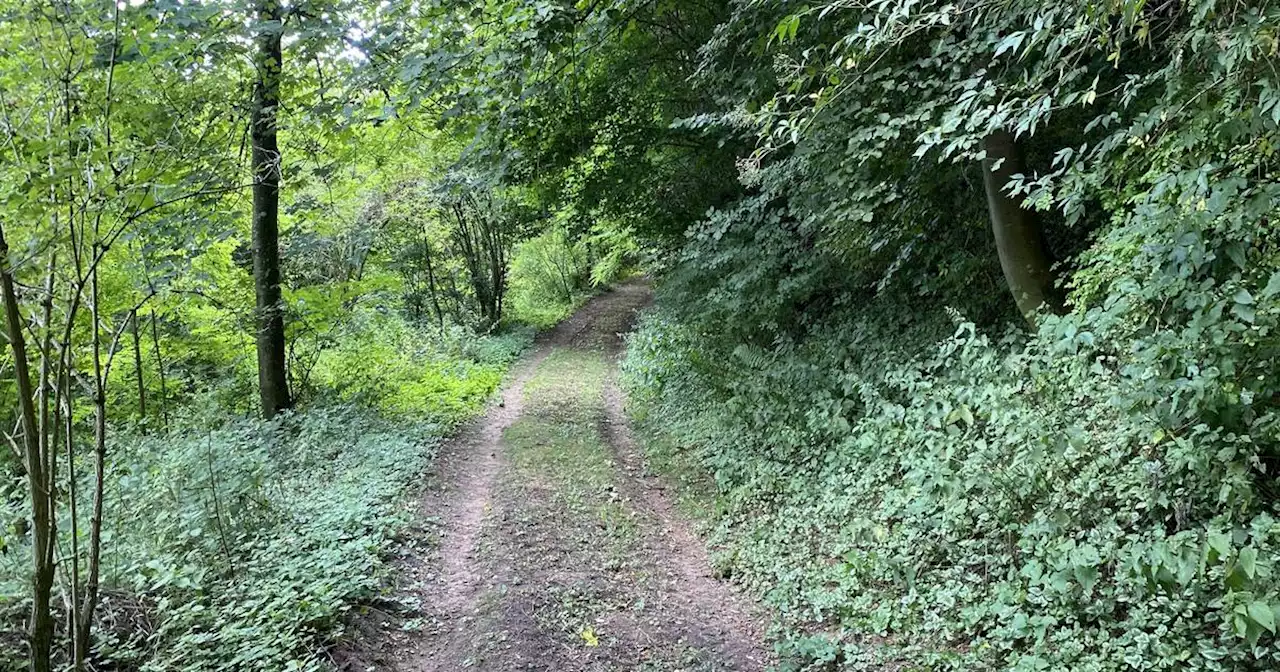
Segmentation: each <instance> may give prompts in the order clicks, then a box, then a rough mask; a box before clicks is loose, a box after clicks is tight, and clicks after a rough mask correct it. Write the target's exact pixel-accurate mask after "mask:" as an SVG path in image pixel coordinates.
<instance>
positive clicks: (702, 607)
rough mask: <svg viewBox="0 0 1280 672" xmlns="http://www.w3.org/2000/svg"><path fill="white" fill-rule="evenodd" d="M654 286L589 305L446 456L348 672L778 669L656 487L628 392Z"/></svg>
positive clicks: (354, 645)
mask: <svg viewBox="0 0 1280 672" xmlns="http://www.w3.org/2000/svg"><path fill="white" fill-rule="evenodd" d="M649 300H650V291H649V288H648V286H647V285H646V284H644V283H643V282H632V283H628V284H625V285H623V286H621V287H619V288H617V289H616V290H614V291H612V292H609V293H607V294H604V295H601V296H598V297H596V298H595V299H593V300H592V301H590V302H589V303H587V304H586V305H585V306H584V307H583V308H582V309H581V310H579V311H578V312H577V313H576V314H575V315H574V316H573V317H572V318H570V319H569V320H567V321H565V322H564V323H562V324H561V325H560V326H559V327H558V328H556V329H555V330H554V331H553V332H551V333H550V334H548V335H547V337H546V338H544V339H542V340H541V341H540V342H539V343H538V344H537V346H536V347H535V348H534V350H533V352H532V353H531V354H530V355H529V356H527V357H526V358H525V359H524V360H523V361H522V362H521V363H520V364H519V365H518V366H517V367H516V368H515V370H514V371H513V374H512V376H511V377H510V381H509V383H508V384H507V385H506V387H505V388H504V389H503V391H502V392H501V394H500V395H499V397H498V399H499V401H498V403H496V404H494V405H492V406H491V408H490V409H489V411H488V413H487V414H486V415H485V416H484V417H482V418H480V419H479V420H478V421H476V422H475V423H473V424H472V425H471V426H470V427H468V428H467V429H466V430H465V431H464V432H463V433H462V434H460V435H459V436H458V437H457V438H455V439H454V440H452V441H450V442H449V443H448V444H447V445H446V446H445V447H444V448H443V450H442V452H441V455H440V458H439V461H438V464H437V468H436V472H435V474H433V476H432V480H431V481H430V482H429V484H428V486H427V487H425V488H424V490H423V493H422V494H421V496H420V499H419V501H418V502H417V503H416V511H417V514H418V518H419V521H420V522H419V525H418V527H417V528H415V532H416V533H415V534H413V535H411V537H410V538H409V539H408V540H407V541H406V543H405V544H404V545H403V548H402V551H401V553H402V555H401V557H400V559H399V561H398V567H399V573H398V576H397V577H396V582H395V585H393V586H390V587H389V590H388V594H387V597H386V598H385V599H384V600H381V601H380V602H379V603H378V604H374V605H369V606H368V608H366V609H365V610H364V614H363V615H362V616H361V617H359V618H356V619H353V624H352V625H353V627H352V629H351V631H350V634H351V636H350V641H348V642H347V643H345V644H344V645H343V646H342V647H340V648H339V651H338V652H337V653H336V654H335V659H336V660H337V661H338V662H339V666H340V667H341V668H342V669H344V670H360V671H364V670H394V671H397V672H451V671H454V670H486V671H494V672H507V671H514V670H547V671H551V670H556V671H562V670H563V671H566V672H575V671H581V672H596V671H600V672H603V671H606V670H644V671H651V672H666V671H671V672H675V671H687V672H711V671H722V670H742V671H745V672H751V671H756V670H764V669H766V668H767V667H769V666H770V665H771V664H772V662H773V661H772V657H771V655H770V653H769V652H768V651H767V649H766V647H765V646H764V645H763V643H764V641H765V636H764V632H763V627H762V623H763V622H764V619H763V618H762V615H761V614H760V613H758V611H757V608H756V606H755V605H754V604H753V603H752V602H751V601H749V600H747V599H745V598H744V597H743V596H741V595H739V594H737V593H736V592H735V591H734V590H732V589H731V588H730V586H728V585H727V584H725V583H722V582H720V581H718V580H717V579H715V578H714V577H713V576H712V570H711V566H710V563H709V560H708V556H707V550H706V548H705V546H704V545H703V543H702V541H701V540H700V539H699V538H698V536H697V535H696V534H695V533H694V531H693V529H692V527H691V525H690V523H689V522H688V521H687V520H685V519H684V518H683V517H682V516H681V515H680V513H679V512H678V511H677V510H676V508H675V507H674V506H673V504H672V502H671V501H670V499H669V498H668V496H667V494H666V492H665V489H664V487H663V485H662V483H661V482H660V480H659V479H658V478H656V477H654V476H652V475H650V474H649V472H648V470H647V469H646V467H645V462H644V457H643V452H642V451H641V450H640V448H639V446H638V445H637V443H636V441H635V439H634V437H633V436H632V434H631V430H630V428H629V427H628V424H627V418H626V415H625V413H624V410H623V409H624V395H623V393H622V391H621V390H620V389H619V387H618V384H617V375H616V374H617V359H618V356H619V354H620V353H621V350H622V335H623V334H625V333H626V332H628V331H629V330H630V329H631V326H632V324H633V322H634V320H635V315H636V313H637V311H638V310H639V309H640V308H642V307H643V306H644V305H646V304H647V303H648V302H649Z"/></svg>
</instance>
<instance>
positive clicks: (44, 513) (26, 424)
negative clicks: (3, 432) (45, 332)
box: [0, 228, 54, 672]
mask: <svg viewBox="0 0 1280 672" xmlns="http://www.w3.org/2000/svg"><path fill="white" fill-rule="evenodd" d="M0 295H3V299H4V313H5V328H6V332H7V334H8V338H9V347H10V349H11V350H12V352H13V369H14V379H15V382H16V383H17V388H18V389H17V392H18V407H19V413H20V415H21V420H22V445H23V450H24V453H25V457H26V467H27V485H28V489H29V491H30V496H31V545H32V548H31V557H32V573H31V584H32V585H31V589H32V590H31V597H32V601H31V621H30V623H29V628H30V629H29V631H28V637H29V638H30V647H31V670H32V672H49V671H50V670H51V669H52V665H51V662H50V659H49V656H50V653H51V652H52V649H53V615H52V614H51V613H50V612H49V598H50V594H51V593H52V590H53V569H54V567H53V563H52V562H50V559H51V558H52V555H53V553H52V551H53V535H52V533H51V532H52V529H53V528H52V526H51V525H52V512H51V511H50V510H49V490H50V484H49V482H48V480H47V479H46V477H45V476H46V475H45V456H44V455H41V450H40V437H39V434H38V432H39V428H38V427H37V425H36V406H35V389H34V388H33V387H32V385H31V370H30V368H29V366H28V363H27V342H26V336H25V334H24V331H25V329H24V327H25V325H24V324H23V319H22V314H21V312H20V311H19V309H18V296H17V293H16V291H15V290H14V283H13V270H12V269H11V268H10V266H9V244H8V242H7V241H6V240H5V237H4V230H3V229H2V228H0Z"/></svg>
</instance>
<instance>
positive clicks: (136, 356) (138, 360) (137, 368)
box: [129, 310, 147, 420]
mask: <svg viewBox="0 0 1280 672" xmlns="http://www.w3.org/2000/svg"><path fill="white" fill-rule="evenodd" d="M129 319H131V320H132V321H133V325H132V326H133V373H134V376H135V377H136V378H137V379H138V417H139V418H141V419H142V420H146V419H147V383H146V380H145V379H144V378H143V376H142V338H141V337H140V336H139V335H138V311H136V310H135V311H133V314H132V315H130V316H129Z"/></svg>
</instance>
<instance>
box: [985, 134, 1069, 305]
mask: <svg viewBox="0 0 1280 672" xmlns="http://www.w3.org/2000/svg"><path fill="white" fill-rule="evenodd" d="M984 144H985V146H986V150H987V158H986V159H985V160H983V162H982V182H983V184H984V185H985V187H986V192H987V208H988V210H989V211H990V214H991V231H992V233H993V234H995V239H996V251H997V253H998V254H999V255H1000V267H1001V268H1002V269H1003V270H1004V278H1005V281H1006V282H1007V283H1008V285H1009V291H1010V292H1012V293H1013V299H1014V301H1016V302H1017V304H1018V310H1019V311H1020V312H1021V313H1022V314H1023V316H1025V317H1026V318H1027V319H1028V320H1032V319H1034V317H1035V314H1036V313H1037V312H1039V311H1041V310H1047V311H1049V312H1054V313H1057V312H1061V311H1062V299H1061V297H1060V296H1059V295H1058V293H1057V288H1056V287H1055V286H1054V273H1053V257H1052V255H1051V254H1050V253H1049V247H1048V245H1047V244H1046V243H1045V239H1044V232H1043V231H1042V230H1041V228H1040V223H1039V221H1038V218H1037V217H1036V215H1035V213H1034V212H1032V211H1028V210H1026V209H1024V208H1023V207H1022V203H1021V199H1020V198H1018V197H1014V196H1010V195H1009V194H1008V192H1007V191H1006V187H1007V186H1008V184H1009V179H1010V178H1011V177H1012V176H1014V175H1017V174H1020V173H1023V166H1022V152H1021V150H1020V148H1019V147H1018V143H1017V141H1016V140H1015V139H1014V138H1013V136H1012V135H1011V134H1009V133H1008V132H1006V131H1003V130H1000V131H995V132H993V133H991V134H990V135H988V136H987V138H986V140H985V141H984ZM997 163H999V165H996V164H997Z"/></svg>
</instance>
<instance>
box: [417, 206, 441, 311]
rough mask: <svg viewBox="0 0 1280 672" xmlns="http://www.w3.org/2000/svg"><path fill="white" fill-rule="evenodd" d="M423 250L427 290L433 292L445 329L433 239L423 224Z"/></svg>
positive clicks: (432, 302)
mask: <svg viewBox="0 0 1280 672" xmlns="http://www.w3.org/2000/svg"><path fill="white" fill-rule="evenodd" d="M422 251H423V256H424V257H426V260H427V291H429V292H431V306H432V308H435V311H436V322H437V323H438V324H439V325H440V331H441V332H443V331H444V313H442V312H440V297H439V296H438V295H437V294H436V271H435V268H434V267H433V266H432V263H431V241H430V240H428V239H427V225H426V224H425V223H424V224H423V225H422Z"/></svg>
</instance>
